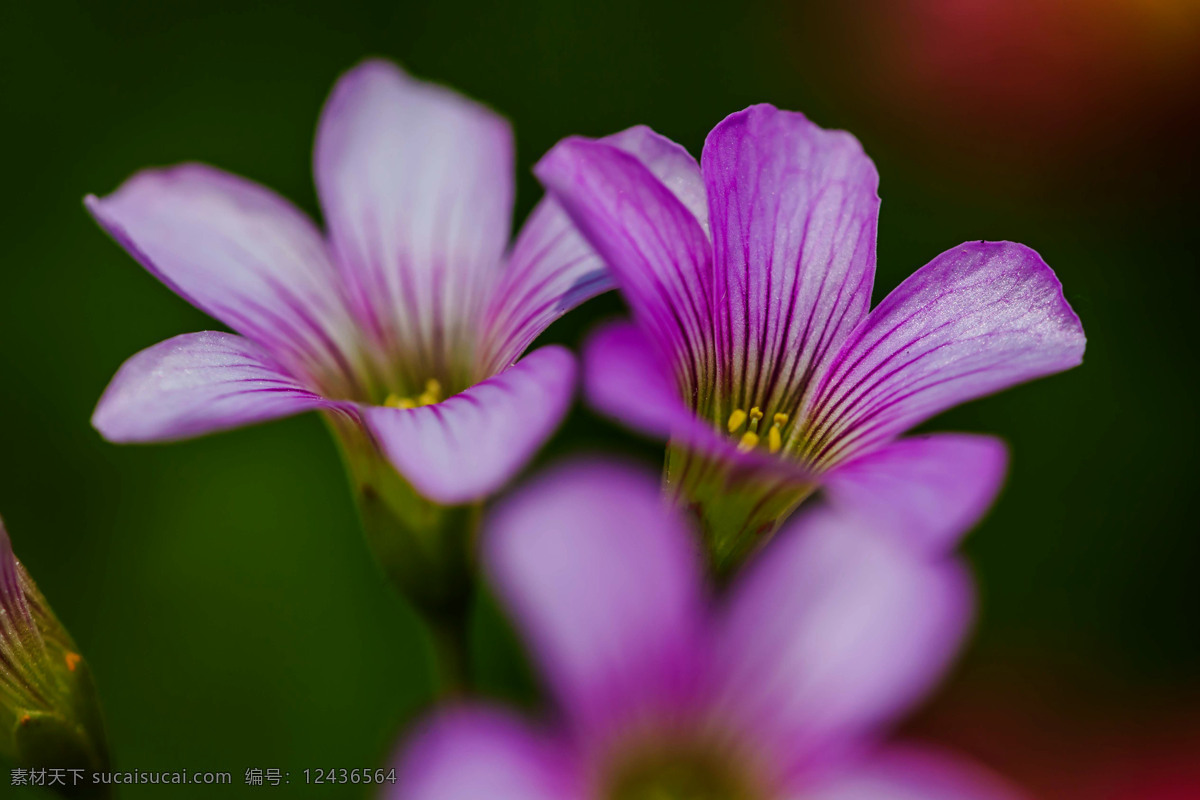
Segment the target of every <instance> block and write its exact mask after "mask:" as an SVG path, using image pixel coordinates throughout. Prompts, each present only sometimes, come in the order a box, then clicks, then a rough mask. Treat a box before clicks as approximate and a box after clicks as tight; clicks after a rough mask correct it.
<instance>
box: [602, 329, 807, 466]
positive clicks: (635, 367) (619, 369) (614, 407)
mask: <svg viewBox="0 0 1200 800" xmlns="http://www.w3.org/2000/svg"><path fill="white" fill-rule="evenodd" d="M583 359H584V393H585V395H586V396H587V400H588V403H589V404H590V405H591V406H592V407H594V408H595V409H596V410H598V411H600V412H602V413H604V414H608V415H610V416H612V417H615V418H616V419H618V420H620V421H621V422H622V423H624V424H625V425H628V426H629V427H630V428H632V429H634V430H637V431H640V432H642V433H645V434H649V435H650V436H655V437H661V438H664V439H670V440H671V441H672V442H673V443H675V444H679V445H684V446H686V447H687V448H688V449H689V450H691V451H692V452H694V453H702V454H704V455H707V456H711V457H714V458H716V459H718V460H719V461H720V462H722V463H723V464H724V465H725V466H727V467H729V468H730V469H732V470H733V471H734V473H735V475H736V476H737V477H742V478H746V477H770V478H771V479H773V481H775V482H777V483H779V484H780V485H797V484H811V483H813V482H814V481H815V480H816V477H815V476H814V474H813V473H812V472H811V471H810V470H808V468H807V467H805V466H804V465H803V464H802V463H800V462H798V461H795V460H792V459H786V458H780V457H778V456H775V455H771V454H768V453H767V452H766V451H765V450H763V449H761V448H760V449H757V450H751V451H748V452H743V451H741V450H739V449H738V447H737V442H736V441H734V440H733V439H732V438H730V437H728V436H726V435H725V434H724V433H721V432H719V431H717V430H716V429H715V428H714V427H713V426H712V425H710V424H709V423H708V422H707V421H706V420H703V419H701V418H700V417H698V416H697V415H696V413H695V412H694V411H692V410H691V409H690V408H688V406H687V405H686V404H685V403H684V402H683V399H682V398H681V397H680V396H679V392H678V390H677V389H676V388H675V386H674V385H673V382H672V381H671V379H670V374H671V373H670V369H669V367H667V366H666V365H665V364H664V363H663V359H662V358H661V356H660V355H659V354H658V351H657V349H656V348H655V347H654V346H653V344H652V343H651V342H650V341H649V340H648V339H647V336H646V334H645V333H643V332H642V330H641V328H640V327H638V326H637V325H634V324H632V323H629V322H626V321H618V322H611V323H608V324H606V325H603V326H601V327H600V328H599V329H598V330H597V331H595V332H594V333H593V334H592V335H591V336H589V337H588V340H587V342H586V343H585V344H584V352H583Z"/></svg>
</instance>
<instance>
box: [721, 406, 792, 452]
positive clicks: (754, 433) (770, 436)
mask: <svg viewBox="0 0 1200 800" xmlns="http://www.w3.org/2000/svg"><path fill="white" fill-rule="evenodd" d="M762 419H763V412H762V409H760V408H759V407H758V406H754V407H753V408H751V409H750V411H749V412H746V411H743V410H742V409H740V408H736V409H734V411H733V413H732V414H730V415H729V421H728V422H727V423H726V424H725V427H726V429H727V430H728V431H729V433H730V434H731V435H737V433H738V432H739V431H742V429H743V427H745V431H744V432H743V433H742V435H741V438H740V439H739V440H738V449H739V450H741V451H743V452H749V451H751V450H753V449H754V448H756V447H758V446H759V444H761V443H762V439H763V437H764V436H766V439H767V450H768V451H769V452H771V453H778V452H779V451H780V449H781V448H782V447H783V426H784V425H787V423H788V415H787V414H783V413H779V414H774V415H772V417H771V427H770V428H768V429H767V430H766V431H765V432H760V430H759V429H760V423H762Z"/></svg>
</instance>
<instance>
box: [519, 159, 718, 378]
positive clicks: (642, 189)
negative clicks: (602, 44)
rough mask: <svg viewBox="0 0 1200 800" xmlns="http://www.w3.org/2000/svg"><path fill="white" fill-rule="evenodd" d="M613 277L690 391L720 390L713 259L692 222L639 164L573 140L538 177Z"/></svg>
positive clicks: (696, 223) (545, 162)
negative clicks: (716, 387)
mask: <svg viewBox="0 0 1200 800" xmlns="http://www.w3.org/2000/svg"><path fill="white" fill-rule="evenodd" d="M534 172H535V173H536V174H537V176H538V178H539V179H540V180H541V181H542V183H543V184H545V186H546V188H547V190H549V191H550V192H551V194H552V195H553V196H554V197H555V198H556V199H557V200H558V201H559V202H560V203H561V204H562V206H563V208H564V209H565V210H566V212H567V213H568V214H569V215H570V216H571V219H572V220H573V221H574V222H575V224H576V225H577V226H578V227H579V229H580V231H581V232H582V233H583V235H584V236H585V237H587V239H588V241H589V242H590V243H591V245H592V246H593V247H594V248H595V249H596V252H598V253H599V254H600V255H601V256H602V257H603V258H604V261H605V262H606V263H607V264H608V266H609V269H611V270H612V273H613V276H614V279H615V281H616V283H617V285H618V286H619V287H620V288H621V289H622V291H623V292H624V294H625V297H626V300H627V301H628V302H629V304H630V306H631V307H632V309H633V312H634V314H635V315H636V316H637V317H638V320H639V322H640V324H641V325H642V326H643V327H644V328H645V329H646V330H647V331H648V332H649V333H650V335H651V336H653V337H654V339H655V341H656V342H657V343H658V346H659V347H660V348H661V349H662V352H663V353H665V354H667V355H668V357H669V360H670V363H671V367H672V369H673V371H674V374H675V378H676V381H677V382H678V384H679V385H680V386H681V387H687V390H688V391H693V390H699V389H701V388H703V389H704V390H705V391H708V387H711V386H712V385H714V383H715V375H716V370H717V364H718V362H717V349H716V348H717V343H716V339H715V326H714V318H713V309H714V298H715V295H714V292H713V288H714V287H713V276H712V252H711V250H712V249H711V247H710V245H709V242H708V237H707V236H706V234H705V232H704V229H703V228H702V227H701V225H700V222H699V221H697V219H696V217H695V215H694V214H693V213H692V212H691V211H690V210H689V209H688V208H687V207H686V206H685V205H684V204H683V203H682V202H681V201H680V200H679V199H678V198H677V197H676V196H675V194H673V193H672V192H671V190H670V189H668V188H667V187H666V186H665V185H664V184H663V183H662V182H660V181H659V180H658V179H657V178H656V177H655V175H654V173H653V172H651V171H650V169H649V168H647V167H646V166H645V165H644V164H642V163H641V162H640V161H639V160H638V159H637V158H636V157H635V156H633V155H630V154H629V153H627V152H624V151H623V150H621V149H619V148H618V147H615V146H613V145H611V144H606V143H604V142H599V141H591V140H588V139H581V138H578V137H572V138H569V139H564V140H563V141H561V142H559V143H558V144H557V145H555V147H554V148H553V149H552V150H551V151H550V152H549V153H547V154H546V155H545V156H544V157H543V158H542V160H541V161H540V162H538V165H537V167H536V168H535V169H534Z"/></svg>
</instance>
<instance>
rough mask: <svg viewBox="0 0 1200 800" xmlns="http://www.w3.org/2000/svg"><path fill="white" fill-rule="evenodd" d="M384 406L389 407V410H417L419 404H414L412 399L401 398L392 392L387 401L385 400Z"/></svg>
mask: <svg viewBox="0 0 1200 800" xmlns="http://www.w3.org/2000/svg"><path fill="white" fill-rule="evenodd" d="M383 404H384V405H385V406H387V407H388V408H416V407H417V404H416V403H415V402H413V399H412V398H411V397H401V396H400V395H398V394H396V393H395V392H392V393H391V394H389V395H388V396H387V399H385V400H384V401H383Z"/></svg>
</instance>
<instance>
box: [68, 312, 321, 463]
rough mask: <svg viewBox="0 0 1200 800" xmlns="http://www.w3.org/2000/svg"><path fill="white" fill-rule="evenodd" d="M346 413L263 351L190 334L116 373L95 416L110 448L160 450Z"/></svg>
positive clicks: (238, 341) (224, 336)
mask: <svg viewBox="0 0 1200 800" xmlns="http://www.w3.org/2000/svg"><path fill="white" fill-rule="evenodd" d="M313 408H343V404H340V403H337V402H334V401H330V400H326V399H325V398H323V397H321V396H320V395H318V394H314V393H313V392H311V391H309V390H308V389H306V388H305V387H303V386H301V385H300V384H299V383H297V382H296V381H295V380H294V379H293V378H291V377H290V376H288V375H287V373H285V372H284V371H283V369H282V367H280V366H279V364H278V363H277V362H276V361H275V360H274V359H273V358H272V357H271V355H270V354H269V353H267V352H266V350H264V349H263V348H261V347H259V346H258V345H256V344H254V342H252V341H250V340H249V339H245V338H243V337H241V336H235V335H233V334H231V333H215V332H212V331H206V332H204V333H185V334H183V335H182V336H176V337H174V338H172V339H167V340H166V341H165V342H159V343H158V344H156V345H154V346H153V347H149V348H147V349H145V350H143V351H142V352H140V353H138V354H136V355H135V356H133V357H132V358H130V359H129V360H128V361H126V362H125V363H124V364H122V365H121V368H120V369H119V370H117V374H116V376H115V377H114V378H113V379H112V382H111V383H109V385H108V388H107V389H105V390H104V395H103V396H102V397H101V398H100V402H99V404H98V405H97V406H96V412H95V414H93V415H92V425H94V426H95V428H96V430H98V431H100V433H101V434H102V435H103V436H104V438H106V439H108V440H109V441H110V442H122V443H127V442H161V441H171V440H176V439H187V438H190V437H192V436H200V435H202V434H205V433H213V432H215V431H221V430H227V429H229V428H236V427H239V426H242V425H250V424H253V423H255V422H263V421H265V420H269V419H277V418H279V417H287V416H291V415H292V414H299V413H300V412H301V411H308V410H309V409H313Z"/></svg>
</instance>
